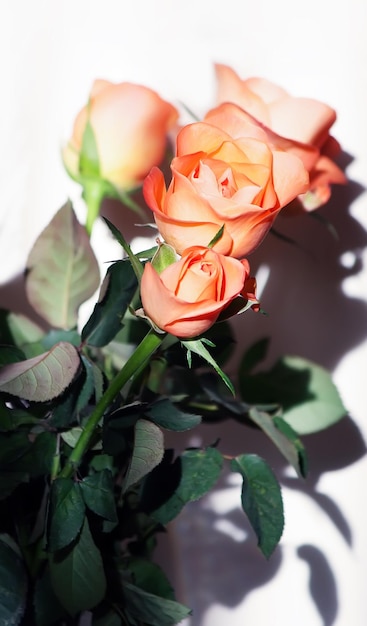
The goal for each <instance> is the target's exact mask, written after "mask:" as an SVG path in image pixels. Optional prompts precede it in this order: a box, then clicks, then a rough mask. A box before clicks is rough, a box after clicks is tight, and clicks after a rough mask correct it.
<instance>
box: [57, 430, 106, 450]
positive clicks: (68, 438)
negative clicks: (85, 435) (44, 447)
mask: <svg viewBox="0 0 367 626" xmlns="http://www.w3.org/2000/svg"><path fill="white" fill-rule="evenodd" d="M82 432H83V429H82V428H81V426H75V428H71V430H65V431H64V432H62V433H61V439H62V440H63V441H65V443H67V445H68V446H70V448H75V446H76V444H77V443H78V441H79V439H80V436H81V434H82ZM90 449H91V450H102V442H101V441H97V443H96V444H95V445H94V446H92V447H91V448H90Z"/></svg>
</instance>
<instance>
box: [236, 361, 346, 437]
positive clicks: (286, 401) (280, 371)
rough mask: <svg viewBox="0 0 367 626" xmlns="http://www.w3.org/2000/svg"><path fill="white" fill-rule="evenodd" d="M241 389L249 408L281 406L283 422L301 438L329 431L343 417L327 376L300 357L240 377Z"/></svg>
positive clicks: (337, 398) (325, 372)
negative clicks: (270, 404) (260, 405)
mask: <svg viewBox="0 0 367 626" xmlns="http://www.w3.org/2000/svg"><path fill="white" fill-rule="evenodd" d="M240 388H241V394H242V397H243V398H244V399H245V400H246V401H247V402H249V403H251V404H265V403H272V402H276V403H278V404H280V405H282V408H283V415H282V417H283V419H284V420H285V421H286V422H287V423H288V424H289V425H290V426H291V427H292V428H293V430H294V431H295V432H296V433H298V434H300V435H306V434H310V433H314V432H318V431H320V430H323V429H325V428H328V427H329V426H331V425H332V424H334V423H336V422H338V421H339V420H340V419H341V418H342V417H344V416H345V414H346V409H345V407H344V405H343V403H342V400H341V398H340V395H339V393H338V390H337V388H336V387H335V385H334V383H333V382H332V379H331V376H330V374H329V373H328V372H327V371H326V370H325V369H324V368H322V367H321V366H320V365H316V364H315V363H312V362H311V361H308V360H306V359H302V358H300V357H291V356H286V357H283V358H282V359H280V360H279V361H277V363H275V365H274V366H273V367H272V368H271V369H270V370H268V371H266V372H260V373H259V374H256V375H253V376H247V375H245V374H243V375H242V376H241V377H240Z"/></svg>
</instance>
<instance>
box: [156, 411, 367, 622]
mask: <svg viewBox="0 0 367 626" xmlns="http://www.w3.org/2000/svg"><path fill="white" fill-rule="evenodd" d="M197 431H198V432H197ZM197 431H195V435H197V436H199V437H200V438H201V441H202V445H203V446H204V447H205V446H207V445H211V444H212V443H213V441H216V440H218V439H219V440H220V443H219V448H220V450H221V451H222V452H224V453H228V454H230V455H231V456H232V455H233V456H235V455H237V454H241V453H243V452H244V450H246V451H251V452H253V453H255V454H258V455H260V456H261V457H263V458H264V459H266V461H267V462H268V463H269V465H270V466H271V467H272V469H273V471H274V472H275V474H276V476H277V477H278V479H280V482H281V484H282V485H283V487H285V488H287V489H294V490H295V491H297V492H299V493H301V494H303V495H304V496H305V497H306V498H309V499H310V500H311V501H313V502H314V503H315V504H316V505H317V506H318V507H319V508H320V510H321V511H322V513H323V514H324V516H325V517H326V518H327V519H328V521H329V522H330V524H332V525H333V526H334V527H335V529H336V530H337V531H338V532H339V534H340V536H341V538H342V540H343V541H345V543H346V544H347V545H348V546H350V547H352V546H353V534H352V529H351V527H350V524H349V521H348V519H347V518H346V516H345V515H344V512H343V511H342V510H341V509H340V508H339V506H338V505H337V503H336V502H334V501H333V499H332V498H330V497H329V496H328V495H326V494H324V493H322V492H321V491H319V487H318V483H319V480H320V477H321V476H322V474H323V473H325V472H331V471H335V470H341V469H343V468H344V467H347V466H349V465H351V464H353V463H355V462H356V461H358V460H359V459H360V458H362V457H363V456H364V454H365V452H366V448H365V443H364V441H363V439H362V437H361V435H360V432H359V431H358V429H357V427H356V425H355V424H354V422H353V421H352V420H351V419H349V418H345V419H344V420H342V421H340V422H339V423H337V424H335V425H334V426H333V427H332V428H331V429H328V430H327V431H323V432H320V433H317V434H314V435H309V436H307V437H303V438H302V439H303V442H304V444H305V446H306V450H307V454H308V458H309V465H310V474H309V475H308V477H307V479H306V480H302V479H298V478H297V477H296V476H294V477H289V476H288V475H287V473H286V470H287V467H288V466H287V464H286V461H284V459H283V457H282V456H281V455H280V453H279V452H278V451H277V450H276V449H275V448H274V446H273V444H272V443H271V442H270V440H268V439H267V438H266V437H264V435H263V434H262V433H261V432H259V431H258V430H255V429H253V428H249V427H246V426H244V425H241V424H238V423H235V422H234V421H229V420H226V421H224V422H222V423H218V422H217V423H215V424H203V425H202V426H201V427H200V428H199V429H197ZM185 437H186V441H185V442H184V445H182V441H181V440H182V439H184V438H185ZM189 437H190V435H189V434H188V435H186V436H185V435H184V434H178V433H174V434H173V433H167V438H166V446H168V447H174V448H176V449H177V448H179V447H180V444H181V447H185V446H186V445H190V441H189ZM177 440H179V441H178V442H177ZM346 442H347V445H346ZM230 476H231V473H230V472H229V470H228V471H224V472H223V475H222V477H221V479H220V481H219V483H218V484H217V486H216V490H215V494H214V498H215V499H216V501H217V502H220V503H221V506H220V507H219V509H222V508H223V510H219V509H218V508H216V506H215V505H213V500H212V496H213V492H212V493H211V494H209V496H207V497H204V498H203V499H202V500H199V501H198V502H191V503H189V505H187V506H186V507H185V508H184V509H183V510H182V512H181V513H180V515H179V517H178V518H177V519H176V520H175V522H174V523H173V525H172V528H171V531H170V532H169V534H168V537H163V538H162V541H161V542H160V544H159V548H158V551H157V560H158V562H159V563H160V564H161V565H162V567H163V569H164V570H165V571H166V572H167V574H168V575H169V577H170V579H171V581H173V583H174V587H175V589H176V590H177V593H178V598H179V600H180V601H181V602H184V603H186V604H187V605H188V606H190V607H191V608H192V609H193V616H192V618H191V620H190V626H202V624H203V620H204V618H205V616H206V614H207V611H208V609H210V607H212V606H213V604H220V605H222V606H224V607H226V608H227V609H229V608H232V609H235V608H236V607H238V606H239V605H240V604H242V603H243V602H244V601H245V599H246V597H247V596H248V595H249V594H250V593H251V592H252V591H254V590H255V589H258V588H260V587H262V586H264V585H266V584H268V583H269V582H270V581H271V580H272V579H273V578H274V577H275V576H276V575H277V573H278V572H279V570H280V568H282V567H284V566H285V565H286V564H285V562H284V558H285V556H286V555H285V554H284V550H283V548H282V543H280V545H279V546H278V547H277V548H276V550H275V552H274V554H273V555H272V556H271V557H270V559H269V561H267V560H266V559H265V558H264V557H263V555H262V554H261V553H260V551H259V549H258V548H257V546H256V538H255V536H254V533H253V531H252V529H251V527H250V525H249V523H248V521H247V518H246V516H245V515H244V513H243V511H242V510H241V509H240V487H239V486H238V483H235V484H233V483H232V482H231V479H230ZM232 476H233V475H232ZM167 540H168V541H167ZM300 541H301V537H300ZM321 545H322V541H321ZM295 554H296V556H298V558H299V559H302V560H304V561H305V563H306V564H307V565H308V568H309V589H308V593H309V594H310V596H311V598H312V602H313V603H314V605H315V609H316V610H317V612H318V613H319V615H320V618H321V620H322V622H321V623H323V624H324V626H332V625H333V624H334V622H335V619H336V617H337V614H338V588H337V581H336V578H335V575H334V573H333V571H332V568H331V565H330V563H329V562H328V558H327V555H326V554H325V553H324V552H323V551H322V549H320V546H315V545H302V544H300V545H299V546H298V549H297V550H296V553H295ZM304 592H305V594H307V588H305V590H304ZM284 601H285V599H284ZM295 617H296V616H295ZM268 618H269V615H268V614H267V608H266V607H264V612H262V613H261V615H259V624H265V623H268V622H266V621H265V620H266V619H268ZM261 620H262V621H261ZM280 622H281V615H279V623H280ZM205 623H206V622H205Z"/></svg>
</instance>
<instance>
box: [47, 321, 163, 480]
mask: <svg viewBox="0 0 367 626" xmlns="http://www.w3.org/2000/svg"><path fill="white" fill-rule="evenodd" d="M163 339H164V335H163V334H162V335H159V334H158V333H155V332H154V331H153V330H150V331H149V332H148V334H147V335H146V336H145V337H144V339H143V340H142V341H141V343H140V344H139V345H138V347H137V348H136V350H135V351H134V353H133V354H132V355H131V357H130V358H129V360H128V361H127V362H126V363H125V365H124V367H123V368H122V369H121V370H120V371H119V372H118V374H116V376H115V378H113V379H112V381H111V382H110V384H109V386H108V388H107V389H106V391H105V392H104V394H103V396H102V397H101V399H100V401H99V402H98V404H97V405H96V407H95V409H94V411H93V413H92V414H91V415H90V417H89V419H88V422H87V423H86V425H85V427H84V430H83V432H82V434H81V435H80V437H79V439H78V441H77V444H76V446H75V448H74V449H73V451H72V453H71V454H70V456H69V458H68V460H67V462H66V463H65V466H64V468H63V469H62V471H61V472H60V474H59V476H60V477H62V478H69V477H70V476H72V474H73V473H74V471H75V468H76V467H78V465H80V463H81V461H82V458H83V455H84V454H85V452H86V451H87V449H88V446H89V443H90V441H91V439H92V437H93V434H94V431H95V429H96V427H97V425H98V422H99V421H100V419H101V418H102V417H103V414H104V413H105V411H106V409H107V408H108V407H109V406H110V405H111V403H112V402H113V400H114V399H115V397H116V396H117V394H118V393H119V391H120V390H121V389H122V387H124V385H125V384H126V383H127V382H128V381H129V379H130V378H131V377H132V376H136V375H137V374H138V373H139V372H140V371H141V369H142V368H143V367H144V366H145V364H146V363H147V361H148V359H149V357H150V356H151V355H152V354H153V353H154V352H155V351H156V349H157V348H158V346H159V345H160V344H161V342H162V340H163Z"/></svg>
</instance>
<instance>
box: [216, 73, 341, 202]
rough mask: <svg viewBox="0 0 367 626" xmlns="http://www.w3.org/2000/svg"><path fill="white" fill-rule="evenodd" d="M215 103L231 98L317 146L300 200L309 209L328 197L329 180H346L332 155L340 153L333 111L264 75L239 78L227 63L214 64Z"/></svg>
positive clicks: (285, 132)
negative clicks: (330, 130) (286, 89)
mask: <svg viewBox="0 0 367 626" xmlns="http://www.w3.org/2000/svg"><path fill="white" fill-rule="evenodd" d="M215 71H216V76H217V84H218V97H217V101H218V103H221V102H233V103H234V104H237V105H239V106H240V107H241V108H242V109H244V110H245V111H247V112H248V113H250V115H252V116H253V117H255V118H256V119H257V120H259V121H260V122H262V123H263V124H265V125H266V126H267V127H268V128H270V129H272V130H273V131H274V132H275V133H277V134H278V135H281V136H283V137H287V138H288V139H292V140H294V141H297V142H301V143H304V144H309V145H310V146H312V147H314V148H316V149H317V158H316V159H315V162H314V163H313V164H312V167H311V168H310V169H309V173H310V185H309V189H308V193H306V194H305V195H302V196H301V197H300V198H299V200H300V201H301V202H302V204H303V208H304V209H306V210H308V211H311V210H313V209H316V208H318V207H319V206H321V205H322V204H325V202H327V201H328V200H329V198H330V194H331V190H330V184H332V183H338V184H344V183H346V180H347V179H346V177H345V175H344V173H343V172H342V171H341V169H340V168H339V167H338V166H337V165H336V164H335V163H334V161H333V159H334V158H335V157H336V156H337V155H338V154H339V153H340V146H339V144H338V142H337V141H336V140H335V139H334V138H333V137H332V136H331V135H330V134H329V129H330V128H331V126H332V125H333V123H334V122H335V120H336V113H335V111H334V110H333V109H332V108H330V107H329V106H327V105H326V104H324V103H323V102H319V101H317V100H312V99H311V98H295V97H293V96H290V95H289V94H288V93H287V92H286V91H285V90H284V89H282V88H281V87H278V85H275V84H274V83H272V82H270V81H268V80H265V79H264V78H248V79H247V80H241V79H240V77H239V76H238V75H237V74H236V72H234V71H233V70H232V69H231V68H230V67H227V66H226V65H219V64H218V65H216V66H215Z"/></svg>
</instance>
